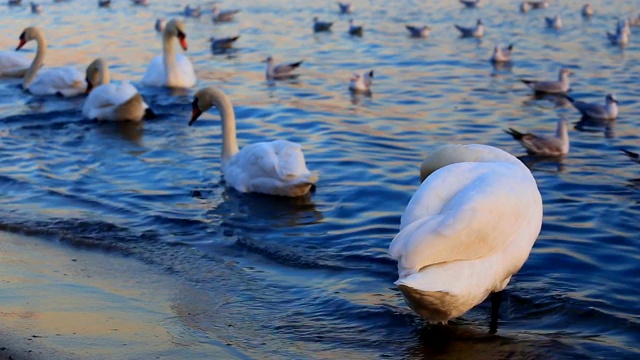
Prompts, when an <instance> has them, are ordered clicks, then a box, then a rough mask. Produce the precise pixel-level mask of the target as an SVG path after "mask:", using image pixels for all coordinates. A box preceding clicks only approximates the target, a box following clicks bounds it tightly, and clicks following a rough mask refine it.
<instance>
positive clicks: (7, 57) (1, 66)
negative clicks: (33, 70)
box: [0, 51, 31, 78]
mask: <svg viewBox="0 0 640 360" xmlns="http://www.w3.org/2000/svg"><path fill="white" fill-rule="evenodd" d="M30 65H31V60H30V59H29V58H28V57H26V56H24V55H23V54H20V53H16V52H13V51H2V52H0V77H14V78H21V77H23V76H24V74H26V73H27V70H29V66H30Z"/></svg>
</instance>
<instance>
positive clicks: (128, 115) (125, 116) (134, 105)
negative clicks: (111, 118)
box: [115, 93, 146, 121]
mask: <svg viewBox="0 0 640 360" xmlns="http://www.w3.org/2000/svg"><path fill="white" fill-rule="evenodd" d="M143 104H144V101H143V100H142V96H140V94H139V93H136V94H135V95H133V96H132V97H131V98H130V99H129V100H127V101H125V102H123V103H122V104H120V105H119V106H118V108H117V109H116V111H115V118H116V120H128V121H140V120H142V119H143V118H144V115H145V113H146V111H145V110H144V108H143V107H144V105H143Z"/></svg>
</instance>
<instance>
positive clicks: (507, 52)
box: [491, 44, 513, 63]
mask: <svg viewBox="0 0 640 360" xmlns="http://www.w3.org/2000/svg"><path fill="white" fill-rule="evenodd" d="M512 50H513V44H509V46H507V47H506V48H504V49H502V48H500V46H498V45H496V47H494V48H493V54H492V55H491V62H492V63H504V62H509V61H511V51H512Z"/></svg>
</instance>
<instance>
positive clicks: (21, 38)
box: [20, 31, 27, 40]
mask: <svg viewBox="0 0 640 360" xmlns="http://www.w3.org/2000/svg"><path fill="white" fill-rule="evenodd" d="M26 37H27V34H26V32H24V31H23V32H22V34H20V40H25V38H26Z"/></svg>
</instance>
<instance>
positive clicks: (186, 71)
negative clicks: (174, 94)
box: [142, 19, 197, 88]
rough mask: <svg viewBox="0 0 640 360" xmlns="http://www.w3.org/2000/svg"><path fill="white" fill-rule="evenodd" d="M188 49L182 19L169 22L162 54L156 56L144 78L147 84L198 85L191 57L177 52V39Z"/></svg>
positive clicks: (163, 38) (143, 80)
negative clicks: (175, 44)
mask: <svg viewBox="0 0 640 360" xmlns="http://www.w3.org/2000/svg"><path fill="white" fill-rule="evenodd" d="M176 38H177V39H178V40H179V41H180V46H182V49H184V50H185V51H186V50H187V39H186V38H187V35H186V32H185V30H184V24H183V23H182V21H180V20H177V19H174V20H171V21H169V22H168V23H167V25H166V26H165V28H164V32H163V33H162V55H158V56H156V57H155V58H154V59H153V60H152V61H151V64H149V68H148V69H147V72H146V73H145V74H144V77H143V78H142V83H143V84H144V85H146V86H158V87H161V86H166V87H172V88H190V87H194V86H196V81H197V79H196V73H195V72H194V71H193V65H192V64H191V61H190V60H189V58H187V57H186V56H184V55H182V54H176V53H175V46H174V43H175V39H176Z"/></svg>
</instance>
